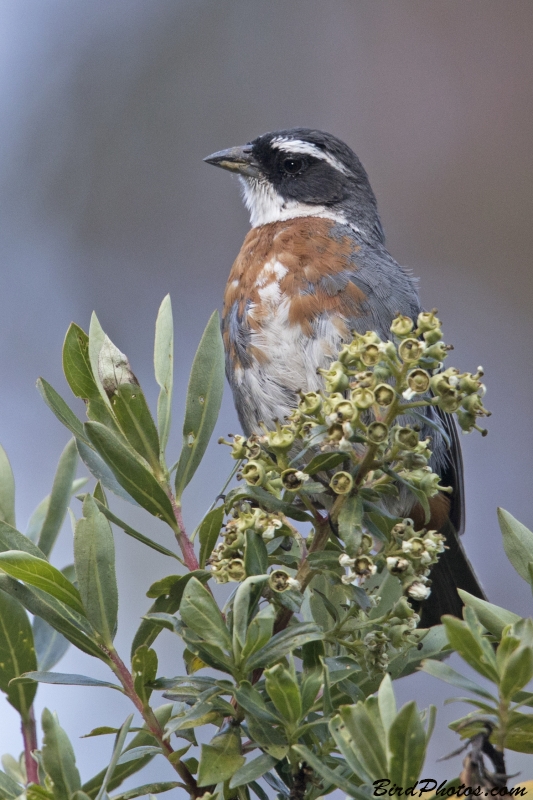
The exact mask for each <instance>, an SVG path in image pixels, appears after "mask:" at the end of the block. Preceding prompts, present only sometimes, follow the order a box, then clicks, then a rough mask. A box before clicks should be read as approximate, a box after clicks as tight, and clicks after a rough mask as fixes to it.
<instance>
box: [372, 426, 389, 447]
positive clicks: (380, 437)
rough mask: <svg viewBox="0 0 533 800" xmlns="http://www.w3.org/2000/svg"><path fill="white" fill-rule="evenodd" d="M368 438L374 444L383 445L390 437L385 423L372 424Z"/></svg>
mask: <svg viewBox="0 0 533 800" xmlns="http://www.w3.org/2000/svg"><path fill="white" fill-rule="evenodd" d="M367 436H368V438H369V439H370V441H371V442H373V443H374V444H383V442H386V441H387V438H388V436H389V429H388V427H387V425H385V423H384V422H372V423H371V424H370V425H369V426H368V430H367Z"/></svg>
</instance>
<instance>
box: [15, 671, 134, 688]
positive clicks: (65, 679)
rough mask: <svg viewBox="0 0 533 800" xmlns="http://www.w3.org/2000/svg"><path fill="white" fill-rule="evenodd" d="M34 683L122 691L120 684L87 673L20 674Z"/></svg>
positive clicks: (37, 672) (36, 672)
mask: <svg viewBox="0 0 533 800" xmlns="http://www.w3.org/2000/svg"><path fill="white" fill-rule="evenodd" d="M22 677H23V678H27V679H28V680H30V681H35V682H36V683H51V684H54V685H58V686H100V687H104V688H106V689H117V691H119V692H123V689H122V687H121V686H119V685H118V684H116V683H110V682H109V681H99V680H97V679H96V678H90V677H89V676H88V675H76V674H73V673H68V672H39V671H35V672H25V673H24V675H23V676H22Z"/></svg>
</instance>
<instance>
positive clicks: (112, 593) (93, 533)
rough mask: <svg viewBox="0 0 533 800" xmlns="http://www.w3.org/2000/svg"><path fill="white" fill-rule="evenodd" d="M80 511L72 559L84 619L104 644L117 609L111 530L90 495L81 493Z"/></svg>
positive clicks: (112, 628) (108, 641) (112, 629)
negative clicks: (82, 498)
mask: <svg viewBox="0 0 533 800" xmlns="http://www.w3.org/2000/svg"><path fill="white" fill-rule="evenodd" d="M83 514H84V518H83V519H80V520H78V523H77V525H76V532H75V534H74V563H75V566H76V575H77V578H78V586H79V591H80V596H81V598H82V601H83V606H84V608H85V613H86V614H87V619H88V620H89V622H90V623H91V624H92V625H93V627H94V628H95V630H97V631H98V633H99V634H100V635H101V636H102V638H103V639H104V641H105V642H106V644H108V645H111V644H112V642H113V638H114V636H115V633H116V627H117V613H118V589H117V580H116V575H115V544H114V541H113V533H112V532H111V526H110V524H109V522H108V521H107V519H106V518H105V516H104V515H103V514H102V513H101V512H100V511H99V510H98V506H97V505H96V501H95V500H94V499H93V498H92V497H91V495H86V496H85V500H84V503H83ZM0 563H1V562H0Z"/></svg>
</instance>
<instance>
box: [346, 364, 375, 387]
mask: <svg viewBox="0 0 533 800" xmlns="http://www.w3.org/2000/svg"><path fill="white" fill-rule="evenodd" d="M375 384H376V380H375V378H374V373H373V372H372V370H370V369H368V370H365V372H356V373H355V375H354V376H353V378H352V381H351V383H350V387H351V388H352V389H358V388H361V389H373V388H374V386H375Z"/></svg>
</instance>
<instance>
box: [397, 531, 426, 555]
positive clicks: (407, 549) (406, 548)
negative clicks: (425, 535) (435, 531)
mask: <svg viewBox="0 0 533 800" xmlns="http://www.w3.org/2000/svg"><path fill="white" fill-rule="evenodd" d="M425 549H426V546H425V544H424V542H423V541H422V539H421V538H420V537H419V536H414V537H413V538H412V539H408V540H407V541H404V542H402V550H403V552H404V553H408V554H409V555H411V556H413V558H420V556H421V555H422V553H423V552H424V550H425Z"/></svg>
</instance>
